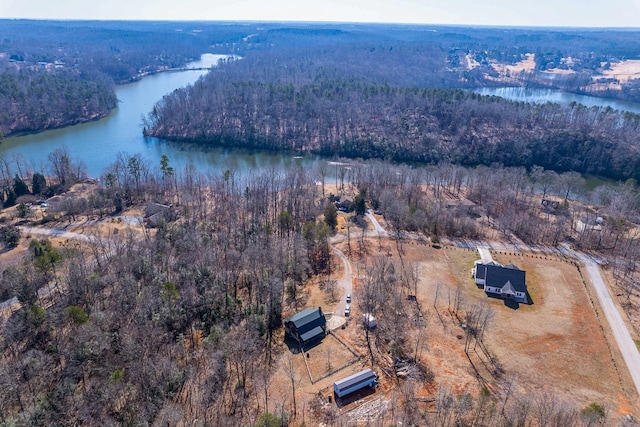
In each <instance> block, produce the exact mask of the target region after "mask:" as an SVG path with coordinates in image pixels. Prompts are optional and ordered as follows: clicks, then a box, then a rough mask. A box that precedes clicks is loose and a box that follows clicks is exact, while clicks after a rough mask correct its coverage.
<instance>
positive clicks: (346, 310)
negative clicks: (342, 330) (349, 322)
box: [344, 304, 351, 317]
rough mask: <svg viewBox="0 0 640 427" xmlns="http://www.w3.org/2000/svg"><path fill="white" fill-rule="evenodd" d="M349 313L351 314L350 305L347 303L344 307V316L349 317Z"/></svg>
mask: <svg viewBox="0 0 640 427" xmlns="http://www.w3.org/2000/svg"><path fill="white" fill-rule="evenodd" d="M350 314H351V306H350V305H348V304H347V306H346V307H345V308H344V317H349V315H350Z"/></svg>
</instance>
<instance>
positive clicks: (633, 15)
mask: <svg viewBox="0 0 640 427" xmlns="http://www.w3.org/2000/svg"><path fill="white" fill-rule="evenodd" d="M0 18H33V19H98V20H110V19H116V20H120V19H126V20H212V21H219V20H225V21H226V20H230V21H330V22H392V23H415V24H453V25H489V26H543V27H549V26H551V27H640V0H439V1H436V0H316V1H311V0H58V1H55V0H0Z"/></svg>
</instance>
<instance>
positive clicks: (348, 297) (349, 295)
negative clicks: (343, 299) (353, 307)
mask: <svg viewBox="0 0 640 427" xmlns="http://www.w3.org/2000/svg"><path fill="white" fill-rule="evenodd" d="M347 302H348V303H351V294H347Z"/></svg>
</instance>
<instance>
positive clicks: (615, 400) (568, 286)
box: [405, 245, 637, 415]
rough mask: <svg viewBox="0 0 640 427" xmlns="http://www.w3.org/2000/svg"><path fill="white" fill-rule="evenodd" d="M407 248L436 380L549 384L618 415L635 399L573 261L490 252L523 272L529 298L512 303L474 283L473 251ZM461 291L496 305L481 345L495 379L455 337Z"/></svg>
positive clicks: (468, 384) (474, 385) (456, 384)
mask: <svg viewBox="0 0 640 427" xmlns="http://www.w3.org/2000/svg"><path fill="white" fill-rule="evenodd" d="M405 250H406V252H407V258H409V259H415V260H418V261H420V259H421V260H422V261H421V271H422V277H421V280H420V284H419V290H418V300H419V301H423V303H424V305H425V306H426V307H428V309H429V319H430V321H429V322H430V328H429V337H428V346H427V351H426V353H425V355H424V356H423V358H424V360H425V363H428V364H430V366H431V367H432V369H433V370H434V373H435V374H436V379H437V381H438V382H439V383H440V384H446V385H448V386H449V387H451V388H453V389H454V390H465V389H466V390H467V391H469V392H472V390H474V389H475V390H478V389H479V386H480V383H479V381H478V377H477V374H479V375H480V376H481V377H482V378H483V379H484V380H486V381H487V382H486V384H484V386H489V387H490V388H491V387H498V388H497V389H496V390H494V392H498V393H499V392H500V387H501V386H500V385H501V384H503V382H504V381H505V380H510V381H513V382H514V383H515V384H516V385H517V387H518V388H519V389H520V391H521V392H523V393H524V392H526V391H528V392H534V391H542V390H552V391H553V392H554V393H555V394H557V395H558V396H559V397H560V398H561V399H565V400H567V401H572V402H574V403H576V404H577V405H578V406H579V407H584V406H586V405H588V404H590V403H591V402H599V403H600V404H604V405H606V407H607V408H609V409H610V410H612V412H615V413H617V414H623V413H625V412H624V409H623V408H624V407H625V405H622V404H620V401H621V400H622V401H623V402H628V401H629V400H631V401H632V402H634V401H635V397H634V396H627V395H626V394H625V390H629V389H628V388H626V387H624V384H623V381H624V379H623V378H621V375H620V374H619V373H618V371H617V370H616V362H615V361H614V357H615V354H613V355H612V351H611V350H610V348H609V345H608V342H607V339H606V337H605V333H604V332H603V329H602V328H601V326H600V323H599V320H598V318H597V317H596V314H595V312H594V309H593V306H592V303H591V301H590V299H589V295H588V294H587V291H586V289H585V285H584V284H583V282H582V278H581V276H580V273H579V271H578V270H577V268H576V266H575V265H573V264H572V263H567V262H564V261H561V260H554V259H545V257H544V256H539V255H530V256H521V255H520V256H518V255H511V254H509V255H507V254H501V253H495V252H494V253H493V254H492V255H493V257H494V259H495V260H496V261H498V262H500V263H503V264H508V263H511V262H513V263H514V264H516V265H517V266H518V267H520V268H521V269H524V270H525V271H527V284H528V289H529V293H530V295H531V297H532V300H533V304H532V305H523V304H520V305H519V306H518V308H517V309H513V308H509V307H508V306H507V305H505V302H504V301H503V300H501V299H496V298H489V297H487V295H486V294H485V293H484V292H483V291H482V289H480V288H478V287H477V286H476V285H475V283H474V282H473V279H472V278H471V268H472V266H473V261H474V260H476V259H478V258H479V255H478V254H477V252H476V251H471V250H463V249H457V248H447V249H443V250H439V251H438V250H435V249H433V248H430V247H428V246H419V245H408V246H406V247H405ZM458 289H460V290H461V294H462V298H463V300H464V305H467V306H469V305H473V304H475V303H478V302H485V303H486V304H489V305H490V306H491V308H493V310H494V311H495V318H494V321H493V322H492V324H491V326H490V329H489V331H488V332H487V337H486V343H487V347H488V350H489V352H490V353H492V354H493V356H494V357H495V359H496V360H497V361H498V363H499V365H500V366H501V367H502V369H503V373H502V374H501V375H499V377H495V376H494V375H492V374H491V372H490V371H491V369H490V368H491V366H488V365H487V360H488V359H487V358H486V357H484V355H483V354H482V352H481V351H479V350H478V349H476V350H475V351H473V352H472V353H471V355H470V357H471V360H472V361H473V362H474V365H475V368H473V367H471V364H470V362H469V360H468V359H467V358H466V356H465V355H464V342H463V341H464V340H463V339H460V338H461V337H462V336H464V332H463V330H462V328H460V324H459V323H460V322H459V321H458V320H457V318H456V316H455V314H454V313H453V305H454V304H453V302H452V301H455V294H456V291H457V290H458ZM436 294H437V295H438V298H437V304H435V307H434V301H435V300H436ZM618 366H623V365H619V364H618ZM476 369H477V371H476ZM622 375H623V376H624V375H625V374H624V373H622ZM472 394H473V392H472ZM621 396H626V397H622V398H621ZM627 405H628V404H627ZM631 406H633V405H631ZM636 415H637V414H636Z"/></svg>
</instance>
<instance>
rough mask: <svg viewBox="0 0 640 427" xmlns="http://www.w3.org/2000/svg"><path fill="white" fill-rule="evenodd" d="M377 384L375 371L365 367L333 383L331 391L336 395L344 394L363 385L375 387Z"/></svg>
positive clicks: (363, 386)
mask: <svg viewBox="0 0 640 427" xmlns="http://www.w3.org/2000/svg"><path fill="white" fill-rule="evenodd" d="M377 384H378V381H377V377H376V374H375V372H373V371H372V370H371V369H365V370H364V371H360V372H358V373H357V374H353V375H351V376H349V377H347V378H344V379H342V380H340V381H336V382H335V383H333V392H334V393H335V394H336V396H338V397H342V396H346V395H347V394H349V393H353V392H354V391H358V390H361V389H363V388H365V387H375V386H376V385H377Z"/></svg>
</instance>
